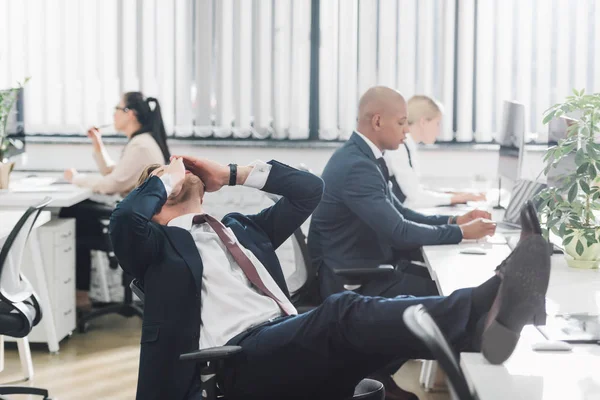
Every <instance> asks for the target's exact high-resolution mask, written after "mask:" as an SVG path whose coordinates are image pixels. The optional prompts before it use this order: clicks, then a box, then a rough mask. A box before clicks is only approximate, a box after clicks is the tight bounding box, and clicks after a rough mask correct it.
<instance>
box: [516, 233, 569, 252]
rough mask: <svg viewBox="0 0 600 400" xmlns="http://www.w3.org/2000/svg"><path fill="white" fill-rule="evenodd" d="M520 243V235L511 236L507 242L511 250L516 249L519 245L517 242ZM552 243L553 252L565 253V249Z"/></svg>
mask: <svg viewBox="0 0 600 400" xmlns="http://www.w3.org/2000/svg"><path fill="white" fill-rule="evenodd" d="M518 243H519V236H511V237H509V238H508V239H507V241H506V244H507V245H508V247H509V248H510V250H511V251H512V250H514V249H515V247H517V244H518ZM551 245H552V254H563V249H562V248H561V247H560V246H558V245H556V244H554V243H551Z"/></svg>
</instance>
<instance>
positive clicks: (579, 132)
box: [539, 90, 600, 268]
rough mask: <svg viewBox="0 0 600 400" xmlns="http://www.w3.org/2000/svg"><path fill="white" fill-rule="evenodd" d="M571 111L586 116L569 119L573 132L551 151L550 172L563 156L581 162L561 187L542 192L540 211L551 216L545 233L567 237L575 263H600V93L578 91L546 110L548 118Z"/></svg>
mask: <svg viewBox="0 0 600 400" xmlns="http://www.w3.org/2000/svg"><path fill="white" fill-rule="evenodd" d="M568 113H577V114H580V116H579V117H578V118H577V119H573V120H571V121H570V123H569V124H568V125H569V126H568V128H567V135H566V137H565V138H564V139H561V140H559V141H558V144H557V145H556V146H553V147H550V148H549V149H548V151H547V152H546V155H545V157H544V161H546V162H547V163H548V165H547V166H546V168H545V169H544V171H543V172H544V174H545V175H548V173H549V171H550V170H551V169H552V168H555V167H556V165H557V164H558V163H560V162H561V160H564V159H565V158H566V157H569V156H570V157H573V155H574V157H575V166H576V167H575V168H573V169H572V170H571V171H568V172H566V173H565V174H563V175H561V176H560V178H559V180H558V182H557V184H556V185H554V186H555V187H548V188H546V189H544V190H543V191H542V192H541V193H540V194H539V198H540V200H541V204H540V212H541V215H542V218H543V220H545V221H546V227H545V234H546V235H548V234H549V232H550V231H551V232H553V233H554V234H556V235H557V236H558V237H559V238H561V240H562V243H563V246H564V250H565V257H566V258H567V262H568V264H569V266H570V267H574V268H598V265H599V264H600V226H599V224H598V221H597V219H596V217H595V215H594V211H598V210H600V202H599V201H598V199H599V198H600V187H598V186H597V185H596V184H595V182H596V178H597V177H598V176H599V175H600V144H598V143H595V141H594V137H595V136H597V135H598V134H599V133H600V93H595V94H585V93H584V91H583V90H581V91H579V92H578V91H577V90H574V91H573V95H572V96H569V97H567V98H566V101H565V102H564V103H562V104H556V105H554V106H552V107H550V108H549V109H548V110H547V111H546V112H545V113H544V124H547V123H549V122H550V121H551V120H552V119H553V118H559V117H562V116H565V115H567V114H568Z"/></svg>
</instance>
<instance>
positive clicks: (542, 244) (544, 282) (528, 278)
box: [481, 235, 550, 364]
mask: <svg viewBox="0 0 600 400" xmlns="http://www.w3.org/2000/svg"><path fill="white" fill-rule="evenodd" d="M519 247H521V249H520V250H519V251H517V249H518V248H519ZM524 248H526V249H524ZM523 252H525V255H524V256H523V258H524V260H523V261H524V262H527V264H528V267H527V268H521V269H520V270H519V274H518V275H517V276H514V277H511V278H509V279H511V280H514V281H516V282H519V284H520V286H521V287H520V290H523V291H525V292H526V293H528V294H529V296H530V297H529V298H530V299H531V300H532V301H531V303H538V305H536V306H534V307H532V310H533V311H532V313H531V315H530V316H529V318H528V319H529V320H530V321H531V320H532V321H533V323H534V325H544V324H545V323H546V307H545V295H546V291H547V290H548V281H549V278H550V257H549V255H548V252H547V242H546V241H545V240H544V239H543V238H542V237H541V236H538V235H536V236H532V237H529V238H527V239H526V240H525V241H523V242H522V243H520V245H519V246H517V247H516V248H515V251H514V257H521V255H520V253H523ZM538 253H539V254H538ZM540 261H541V262H540ZM507 274H511V272H510V271H507ZM505 279H506V277H505ZM540 298H541V300H540ZM500 308H502V305H500ZM498 314H501V311H499V312H498ZM496 317H497V316H496ZM521 329H522V327H521ZM521 329H519V330H518V332H515V331H512V330H510V329H508V328H507V327H505V326H504V325H502V324H501V323H499V322H498V321H497V320H496V319H494V320H493V321H492V322H491V324H490V325H489V326H488V327H487V328H486V330H485V331H484V333H483V335H482V342H481V352H482V353H483V356H484V357H485V358H486V359H487V360H488V361H489V362H490V363H492V364H502V363H503V362H504V361H506V360H507V359H508V358H509V357H510V356H511V355H512V353H513V351H514V349H515V347H516V346H517V343H518V342H519V337H520V333H521Z"/></svg>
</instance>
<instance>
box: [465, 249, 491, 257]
mask: <svg viewBox="0 0 600 400" xmlns="http://www.w3.org/2000/svg"><path fill="white" fill-rule="evenodd" d="M460 253H461V254H477V255H481V256H483V255H485V254H487V251H486V250H485V249H482V248H481V247H467V248H464V249H460Z"/></svg>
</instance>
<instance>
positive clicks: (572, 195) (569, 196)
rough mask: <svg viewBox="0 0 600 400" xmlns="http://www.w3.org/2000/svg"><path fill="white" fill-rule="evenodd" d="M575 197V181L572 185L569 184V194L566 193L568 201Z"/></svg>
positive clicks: (570, 201)
mask: <svg viewBox="0 0 600 400" xmlns="http://www.w3.org/2000/svg"><path fill="white" fill-rule="evenodd" d="M575 197H577V183H576V184H574V185H573V186H571V190H569V194H568V200H569V203H572V202H573V200H575Z"/></svg>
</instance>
